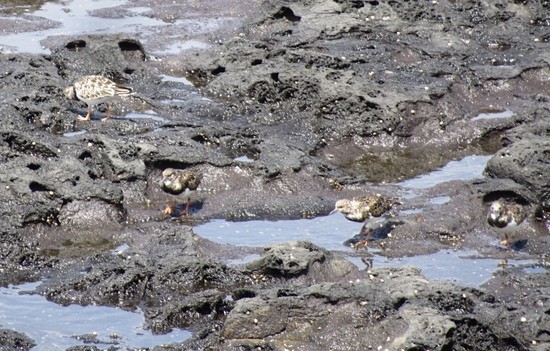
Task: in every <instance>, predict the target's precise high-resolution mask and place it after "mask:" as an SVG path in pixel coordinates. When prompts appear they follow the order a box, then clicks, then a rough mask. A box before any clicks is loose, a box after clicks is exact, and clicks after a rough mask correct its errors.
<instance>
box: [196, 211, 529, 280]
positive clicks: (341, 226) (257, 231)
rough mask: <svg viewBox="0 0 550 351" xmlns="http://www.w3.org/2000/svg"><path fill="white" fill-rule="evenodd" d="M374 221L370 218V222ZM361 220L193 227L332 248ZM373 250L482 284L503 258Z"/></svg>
mask: <svg viewBox="0 0 550 351" xmlns="http://www.w3.org/2000/svg"><path fill="white" fill-rule="evenodd" d="M372 223H374V222H371V224H372ZM360 228H361V223H355V222H351V221H348V220H346V219H345V218H344V216H343V215H341V214H339V213H335V214H332V215H329V216H326V217H317V218H313V219H297V220H282V221H246V222H228V221H225V220H214V221H212V222H209V223H205V224H202V225H199V226H197V227H195V228H194V232H195V233H197V234H198V235H200V236H201V237H203V238H206V239H209V240H212V241H215V242H218V243H225V244H233V245H245V246H257V247H263V246H268V245H271V244H275V243H282V242H285V241H291V240H309V241H311V242H313V243H315V244H316V245H319V246H321V247H324V248H326V249H329V250H338V251H348V252H350V253H351V248H349V247H346V246H344V245H343V242H344V241H345V240H347V239H349V238H350V237H352V236H353V235H355V234H357V233H358V232H359V230H360ZM369 253H373V254H374V255H373V256H372V262H371V264H372V267H374V268H379V267H405V266H413V267H417V268H420V269H421V270H422V274H423V275H424V276H425V277H426V278H428V279H434V280H445V281H453V282H456V283H460V284H462V285H468V286H480V285H482V284H483V283H485V282H486V281H487V280H489V279H490V278H491V277H492V275H493V273H495V272H496V271H497V270H499V269H500V266H499V264H500V260H496V259H479V258H475V259H474V258H469V257H473V256H475V255H476V252H475V251H473V250H468V251H453V250H443V251H440V252H436V253H434V254H429V255H420V256H413V257H403V258H399V259H388V258H387V257H385V256H382V255H378V254H376V251H373V250H369ZM257 258H258V255H249V256H246V257H244V258H242V259H240V260H235V261H231V262H230V264H243V263H247V262H249V261H252V260H254V259H257ZM347 259H348V260H349V261H351V262H352V263H354V264H355V265H356V266H358V267H359V268H365V267H366V265H365V264H364V263H363V262H362V261H361V259H360V258H359V257H355V256H351V255H350V256H348V257H347ZM520 263H526V261H517V260H508V261H507V264H508V265H516V264H520Z"/></svg>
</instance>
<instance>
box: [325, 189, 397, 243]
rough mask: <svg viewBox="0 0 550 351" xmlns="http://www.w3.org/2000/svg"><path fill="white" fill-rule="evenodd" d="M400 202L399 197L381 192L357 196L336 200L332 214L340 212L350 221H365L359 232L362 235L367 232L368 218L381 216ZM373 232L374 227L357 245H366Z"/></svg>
mask: <svg viewBox="0 0 550 351" xmlns="http://www.w3.org/2000/svg"><path fill="white" fill-rule="evenodd" d="M398 203H399V202H397V199H395V198H390V197H384V196H382V195H380V194H376V195H374V196H362V197H356V198H353V199H351V200H349V199H343V200H338V201H336V205H335V207H334V210H332V212H331V214H332V213H334V212H340V213H341V214H343V215H344V217H346V219H348V220H350V221H354V222H365V223H364V224H363V227H361V231H360V232H359V234H360V235H363V234H365V232H366V226H367V220H368V219H369V218H371V217H381V216H382V215H383V214H384V213H386V212H388V211H390V210H391V209H392V207H393V205H395V204H398ZM371 234H372V229H371V230H369V232H368V233H367V236H366V238H365V240H362V241H360V242H358V243H357V244H356V245H355V247H356V248H358V247H366V246H367V243H368V239H369V238H370V235H371Z"/></svg>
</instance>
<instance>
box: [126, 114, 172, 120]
mask: <svg viewBox="0 0 550 351" xmlns="http://www.w3.org/2000/svg"><path fill="white" fill-rule="evenodd" d="M123 118H124V119H152V120H153V121H157V122H166V121H167V119H166V118H164V117H161V116H159V115H157V114H153V113H137V112H130V113H128V114H126V115H124V117H123Z"/></svg>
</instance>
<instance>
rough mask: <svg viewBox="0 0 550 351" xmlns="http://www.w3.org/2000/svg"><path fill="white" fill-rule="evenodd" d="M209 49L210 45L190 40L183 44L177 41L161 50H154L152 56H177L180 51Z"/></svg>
mask: <svg viewBox="0 0 550 351" xmlns="http://www.w3.org/2000/svg"><path fill="white" fill-rule="evenodd" d="M209 47H211V45H210V44H208V43H205V42H202V41H198V40H194V39H191V40H187V41H184V42H181V41H178V42H176V43H173V44H170V45H168V46H165V47H164V48H162V49H159V50H154V51H153V54H155V55H161V56H164V55H166V56H168V55H177V54H179V53H181V52H182V51H186V50H192V49H208V48H209Z"/></svg>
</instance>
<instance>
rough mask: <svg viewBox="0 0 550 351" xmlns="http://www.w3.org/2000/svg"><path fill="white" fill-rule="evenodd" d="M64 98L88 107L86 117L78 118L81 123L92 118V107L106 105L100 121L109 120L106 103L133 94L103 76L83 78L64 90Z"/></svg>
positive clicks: (108, 110) (130, 89)
mask: <svg viewBox="0 0 550 351" xmlns="http://www.w3.org/2000/svg"><path fill="white" fill-rule="evenodd" d="M64 93H65V96H66V97H67V98H68V99H71V100H80V101H84V102H85V103H86V104H87V105H88V111H87V113H86V117H81V116H78V119H79V120H81V121H89V120H90V118H91V116H92V107H93V106H94V105H98V104H101V103H103V102H104V103H107V113H106V115H105V118H103V119H102V121H107V120H109V119H110V118H111V113H110V106H109V104H108V102H109V101H110V100H113V99H114V98H115V97H116V96H128V95H131V94H132V93H133V90H132V88H130V87H127V86H124V85H120V84H117V83H115V82H113V81H112V80H110V79H108V78H105V77H103V76H84V77H82V78H80V79H79V80H78V81H77V82H75V83H74V84H73V85H71V86H69V87H67V88H65V90H64Z"/></svg>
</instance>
